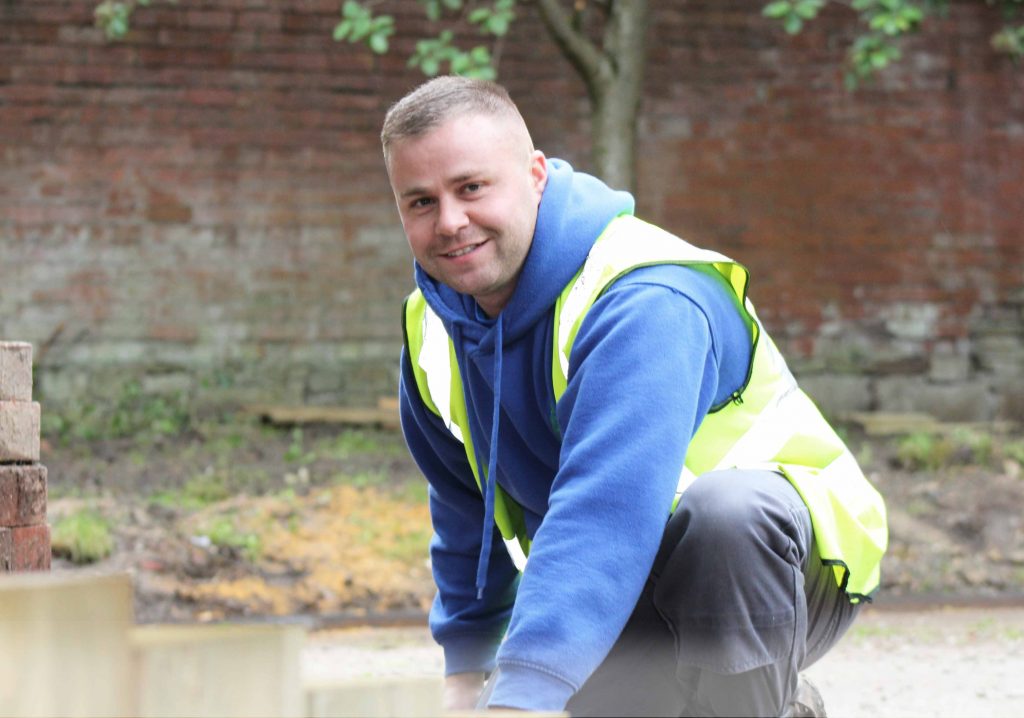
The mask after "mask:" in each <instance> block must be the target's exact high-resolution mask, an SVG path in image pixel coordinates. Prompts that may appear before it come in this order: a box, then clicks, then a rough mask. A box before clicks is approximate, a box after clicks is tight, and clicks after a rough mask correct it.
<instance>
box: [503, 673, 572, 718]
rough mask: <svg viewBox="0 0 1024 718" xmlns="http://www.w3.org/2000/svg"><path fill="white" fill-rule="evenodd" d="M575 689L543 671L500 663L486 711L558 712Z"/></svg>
mask: <svg viewBox="0 0 1024 718" xmlns="http://www.w3.org/2000/svg"><path fill="white" fill-rule="evenodd" d="M575 692H576V689H575V688H573V686H571V685H570V684H569V683H566V682H565V681H564V680H562V679H561V678H558V677H557V676H555V675H552V674H551V673H548V672H546V671H543V670H537V669H535V668H530V667H528V666H523V665H518V664H515V663H513V664H508V663H505V662H502V664H501V670H500V671H499V672H498V678H497V680H496V681H495V684H494V692H493V693H492V694H491V698H490V700H489V701H487V707H488V708H519V709H521V710H528V711H560V710H563V709H564V708H565V704H566V703H568V702H569V699H570V698H572V695H573V693H575Z"/></svg>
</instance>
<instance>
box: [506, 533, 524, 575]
mask: <svg viewBox="0 0 1024 718" xmlns="http://www.w3.org/2000/svg"><path fill="white" fill-rule="evenodd" d="M503 541H504V542H505V550H506V551H508V557H509V558H510V559H512V563H514V564H515V565H516V568H517V569H519V570H520V571H523V570H524V569H525V568H526V560H527V559H526V554H525V553H523V547H522V546H520V545H519V539H517V538H510V539H503Z"/></svg>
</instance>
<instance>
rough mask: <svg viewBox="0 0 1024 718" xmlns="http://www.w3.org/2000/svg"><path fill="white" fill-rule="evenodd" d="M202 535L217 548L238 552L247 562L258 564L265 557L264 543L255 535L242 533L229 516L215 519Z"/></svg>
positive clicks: (246, 532)
mask: <svg viewBox="0 0 1024 718" xmlns="http://www.w3.org/2000/svg"><path fill="white" fill-rule="evenodd" d="M202 534H203V535H204V536H206V537H207V538H208V539H210V543H211V544H213V545H214V546H216V547H217V548H223V549H228V550H229V551H237V552H238V553H240V554H241V555H242V556H243V557H245V559H246V560H248V561H251V562H254V563H255V562H256V561H258V560H259V559H260V557H261V556H262V555H263V541H262V540H261V539H260V537H259V536H258V535H256V534H254V533H251V532H248V531H242V530H241V529H239V528H238V526H237V524H236V523H235V521H234V519H233V518H231V517H229V516H218V517H217V518H215V519H214V520H213V521H212V522H210V524H209V525H208V526H206V527H205V530H203V531H202Z"/></svg>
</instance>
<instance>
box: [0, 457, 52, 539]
mask: <svg viewBox="0 0 1024 718" xmlns="http://www.w3.org/2000/svg"><path fill="white" fill-rule="evenodd" d="M45 522H46V467H45V466H42V465H41V464H28V465H19V464H7V465H4V464H0V526H6V527H12V526H32V525H35V524H42V523H45Z"/></svg>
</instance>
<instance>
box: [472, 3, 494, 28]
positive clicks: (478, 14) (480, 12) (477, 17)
mask: <svg viewBox="0 0 1024 718" xmlns="http://www.w3.org/2000/svg"><path fill="white" fill-rule="evenodd" d="M489 17H491V9H490V8H488V7H478V8H476V9H475V10H473V11H472V12H471V13H469V16H468V17H467V18H466V20H468V21H469V22H470V23H471V24H473V25H479V24H480V23H483V22H487V19H488V18H489Z"/></svg>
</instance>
